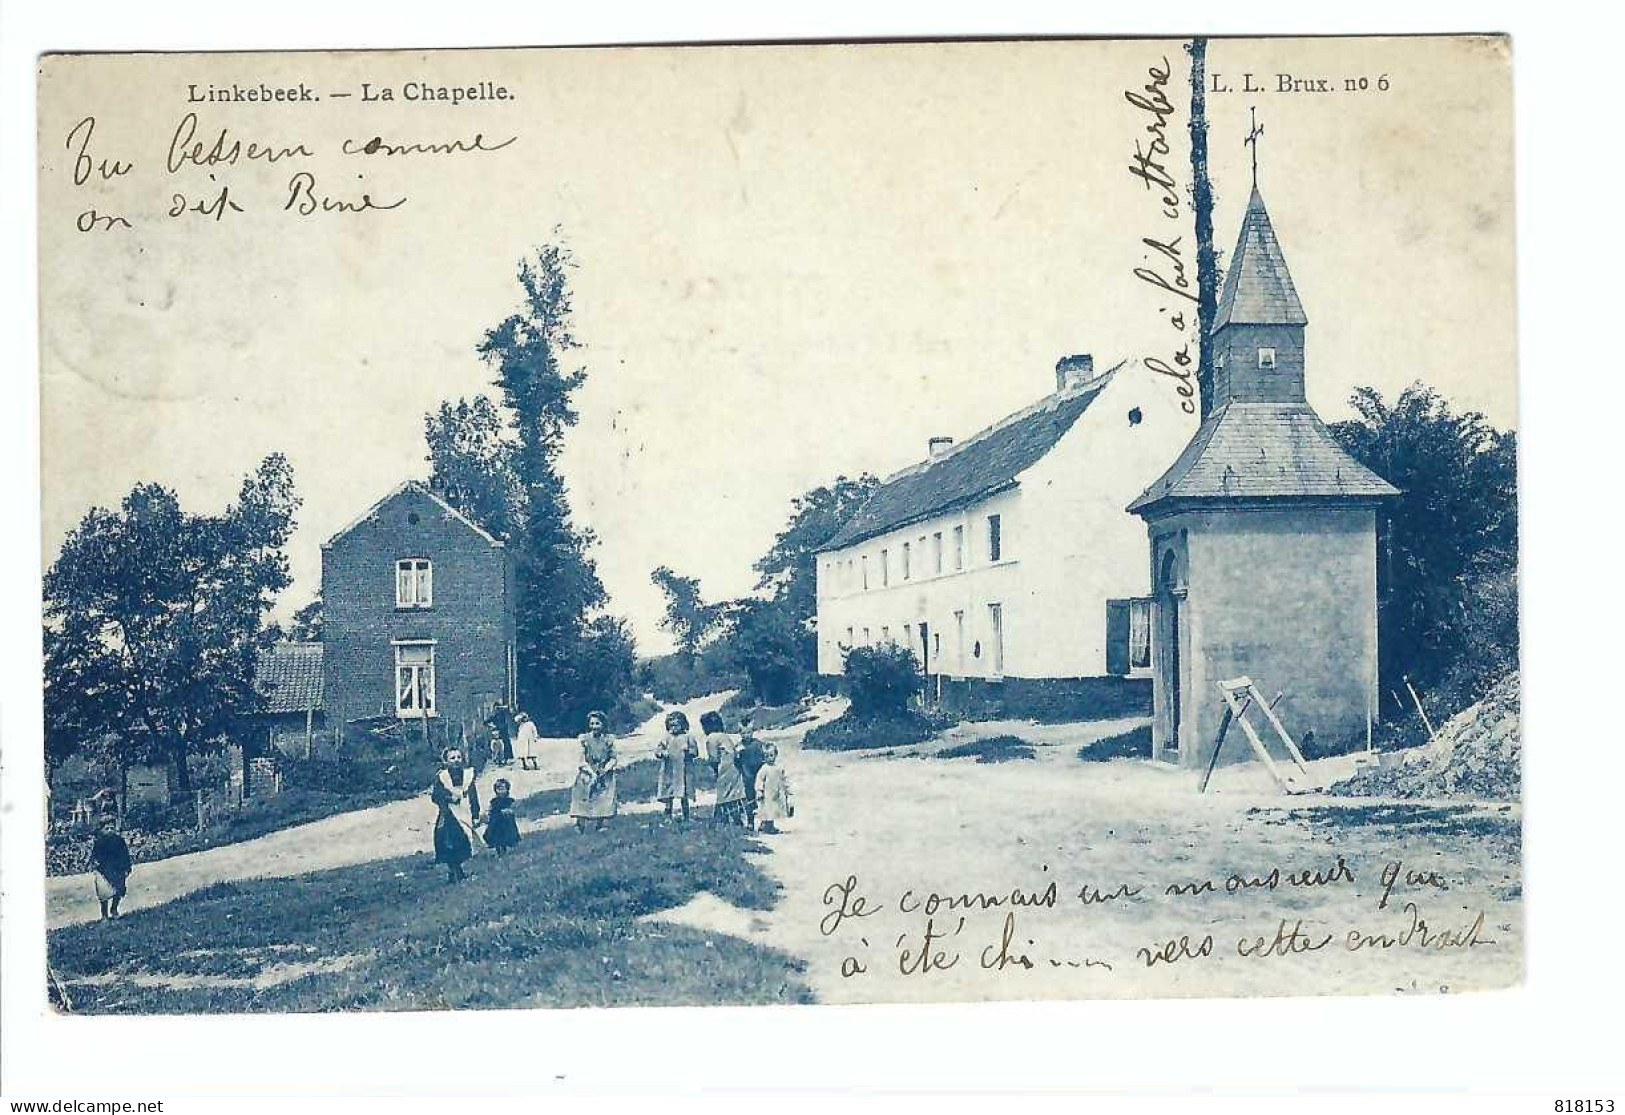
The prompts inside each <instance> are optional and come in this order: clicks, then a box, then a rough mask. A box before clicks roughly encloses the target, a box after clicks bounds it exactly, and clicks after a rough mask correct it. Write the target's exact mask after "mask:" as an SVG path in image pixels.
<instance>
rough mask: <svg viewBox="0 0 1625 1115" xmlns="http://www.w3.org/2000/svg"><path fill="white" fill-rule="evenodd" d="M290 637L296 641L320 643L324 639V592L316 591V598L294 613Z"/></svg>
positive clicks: (289, 631) (289, 632)
mask: <svg viewBox="0 0 1625 1115" xmlns="http://www.w3.org/2000/svg"><path fill="white" fill-rule="evenodd" d="M288 638H290V639H292V640H293V641H294V642H296V643H319V642H321V641H322V594H321V590H320V589H318V590H317V591H316V596H315V599H313V600H311V602H310V603H309V604H306V605H305V606H304V607H303V608H300V609H299V610H298V611H297V612H295V613H294V614H293V626H292V627H291V628H289V630H288Z"/></svg>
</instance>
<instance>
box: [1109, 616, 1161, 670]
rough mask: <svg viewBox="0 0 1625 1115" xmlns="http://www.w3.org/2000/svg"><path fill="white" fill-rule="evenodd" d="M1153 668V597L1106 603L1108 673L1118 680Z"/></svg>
mask: <svg viewBox="0 0 1625 1115" xmlns="http://www.w3.org/2000/svg"><path fill="white" fill-rule="evenodd" d="M1150 668H1151V598H1150V597H1149V596H1137V597H1134V598H1132V599H1128V600H1108V601H1106V672H1107V673H1108V674H1115V675H1117V676H1119V677H1121V676H1123V675H1124V674H1129V673H1134V672H1136V671H1140V670H1149V669H1150Z"/></svg>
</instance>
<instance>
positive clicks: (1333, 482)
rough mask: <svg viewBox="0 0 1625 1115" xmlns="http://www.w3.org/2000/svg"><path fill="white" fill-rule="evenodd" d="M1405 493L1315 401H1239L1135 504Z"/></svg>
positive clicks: (1212, 419)
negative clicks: (1353, 453)
mask: <svg viewBox="0 0 1625 1115" xmlns="http://www.w3.org/2000/svg"><path fill="white" fill-rule="evenodd" d="M1398 494H1399V489H1397V488H1395V487H1394V486H1393V485H1392V484H1390V483H1388V482H1387V481H1386V480H1384V479H1382V477H1380V476H1378V475H1377V474H1376V473H1374V472H1372V471H1371V470H1370V469H1368V468H1366V467H1365V466H1364V465H1362V464H1360V463H1359V462H1358V461H1356V460H1355V459H1354V458H1353V457H1350V456H1349V455H1348V453H1346V452H1345V451H1344V450H1343V447H1342V446H1340V445H1338V444H1337V441H1336V439H1334V438H1333V437H1332V434H1331V431H1330V430H1328V429H1327V428H1326V424H1325V423H1324V422H1322V421H1321V420H1320V415H1318V414H1316V413H1315V412H1314V408H1312V407H1311V406H1310V405H1309V404H1308V403H1234V402H1233V403H1230V404H1228V405H1226V406H1223V407H1220V408H1219V409H1218V410H1216V411H1214V412H1213V413H1212V414H1210V415H1208V416H1207V419H1206V420H1205V421H1204V422H1203V423H1202V425H1201V427H1200V428H1199V429H1197V431H1196V434H1195V436H1193V437H1192V438H1191V441H1190V444H1189V445H1187V446H1185V450H1184V452H1182V453H1181V454H1180V455H1179V457H1178V458H1177V459H1176V460H1175V461H1174V463H1173V466H1172V467H1171V468H1169V469H1168V471H1167V472H1165V473H1163V475H1162V476H1161V477H1160V478H1159V479H1158V480H1157V481H1156V482H1155V483H1153V484H1152V485H1151V487H1149V488H1147V489H1146V490H1145V491H1144V492H1143V493H1141V495H1140V496H1139V497H1138V498H1137V499H1135V501H1134V502H1133V503H1131V504H1129V506H1128V509H1129V510H1130V511H1136V512H1138V511H1142V510H1145V509H1147V508H1149V507H1151V506H1153V505H1155V504H1159V503H1162V502H1163V501H1165V500H1170V499H1218V498H1226V497H1228V498H1237V499H1241V498H1281V497H1305V496H1308V497H1334V498H1335V497H1347V498H1363V499H1380V498H1382V497H1384V496H1393V495H1398Z"/></svg>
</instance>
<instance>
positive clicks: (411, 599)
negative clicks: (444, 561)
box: [395, 558, 434, 608]
mask: <svg viewBox="0 0 1625 1115" xmlns="http://www.w3.org/2000/svg"><path fill="white" fill-rule="evenodd" d="M395 606H396V607H397V608H429V607H433V606H434V567H433V565H431V564H430V562H429V559H428V558H405V559H403V560H401V561H397V562H396V563H395Z"/></svg>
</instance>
